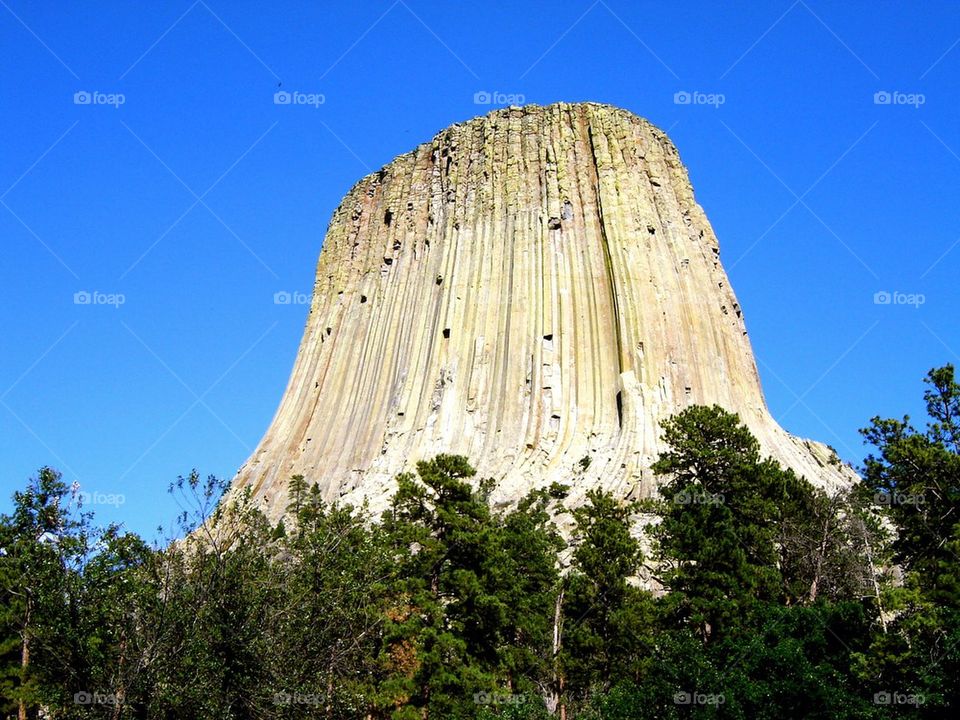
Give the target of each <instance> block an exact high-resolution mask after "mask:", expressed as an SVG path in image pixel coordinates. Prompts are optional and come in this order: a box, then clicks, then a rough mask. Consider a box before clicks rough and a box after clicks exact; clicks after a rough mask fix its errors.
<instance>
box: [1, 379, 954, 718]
mask: <svg viewBox="0 0 960 720" xmlns="http://www.w3.org/2000/svg"><path fill="white" fill-rule="evenodd" d="M926 382H927V385H928V387H927V390H926V393H925V396H924V397H925V400H926V403H927V414H928V421H927V424H926V427H925V428H924V429H923V430H917V429H915V428H914V427H913V426H912V425H911V424H910V421H909V418H903V419H902V420H890V419H880V418H874V420H873V421H872V423H871V426H870V427H869V428H867V429H866V430H864V431H863V432H864V435H865V437H866V439H867V441H868V442H870V443H871V444H872V445H873V446H874V454H871V455H870V456H869V457H868V458H867V459H866V462H865V468H864V471H863V474H864V482H863V483H862V484H861V486H859V487H855V488H851V489H849V490H845V491H843V492H838V493H835V494H827V493H824V492H823V491H820V490H817V489H815V488H814V487H813V486H812V485H810V484H809V483H807V481H806V480H805V479H803V478H798V477H796V476H795V475H794V474H793V473H792V472H790V471H787V470H784V469H782V468H781V467H779V466H778V465H777V464H776V463H775V462H773V461H771V460H769V459H764V458H763V457H761V455H760V451H759V446H758V444H757V441H756V439H755V438H754V437H753V436H752V435H751V434H750V432H749V430H748V429H747V427H746V426H745V425H744V424H743V423H742V422H741V421H740V419H739V418H738V417H737V416H736V415H734V414H732V413H728V412H726V411H724V410H722V409H721V408H718V407H691V408H688V409H687V410H685V411H684V412H682V413H680V414H679V415H677V416H675V417H674V418H672V419H670V420H669V421H668V422H667V423H666V424H665V426H664V439H665V441H666V444H667V446H668V448H667V450H666V451H665V452H664V453H663V454H662V455H661V457H660V459H659V461H658V462H657V463H656V465H655V470H656V472H657V473H658V474H659V476H660V478H661V483H660V485H659V489H660V496H659V497H658V498H654V499H650V500H645V501H643V502H641V503H631V502H625V501H623V500H620V499H619V498H617V497H615V496H614V495H612V494H610V493H607V492H603V491H601V490H599V489H590V488H587V489H586V498H585V502H582V503H577V504H576V505H575V506H574V507H573V509H572V510H568V509H567V508H565V507H563V506H562V505H561V504H560V503H562V502H565V501H567V500H568V498H569V495H570V492H569V489H568V488H567V487H565V486H562V485H553V486H551V487H549V488H542V489H537V490H534V491H532V492H531V493H529V494H528V495H527V496H526V497H525V498H523V499H522V500H521V501H520V502H518V503H516V505H514V506H512V507H510V508H507V509H503V510H495V509H494V507H495V506H492V505H491V497H493V495H494V494H495V490H496V487H495V484H494V482H493V481H491V480H478V479H477V478H476V477H475V472H474V470H473V468H472V467H471V466H470V464H469V462H468V460H467V459H466V458H463V457H460V456H454V455H438V456H437V457H434V458H432V459H429V460H425V461H421V462H419V463H417V467H416V473H406V474H403V475H401V476H399V477H398V478H397V489H396V492H395V494H394V496H393V498H392V502H391V505H390V509H389V510H388V511H387V512H386V513H384V515H383V516H382V517H381V518H380V519H379V522H374V521H373V519H372V518H370V517H369V514H368V512H367V509H366V508H365V507H362V508H352V507H349V506H347V507H344V506H339V505H337V504H328V503H327V502H325V500H324V498H323V495H322V493H321V491H320V488H319V487H318V486H317V485H316V484H313V483H310V482H308V480H307V479H306V478H304V477H302V476H296V477H294V478H292V479H291V483H290V488H289V495H288V498H287V501H288V505H287V510H288V512H287V516H286V517H285V519H284V520H283V521H281V522H278V523H275V524H274V523H271V522H269V521H268V520H267V518H266V517H265V516H264V515H263V514H262V513H261V512H260V511H259V510H258V509H257V507H256V506H255V505H254V504H253V502H252V500H251V498H250V495H249V493H248V492H231V493H230V494H228V495H223V493H224V491H225V489H226V483H224V482H222V481H220V480H218V479H216V478H213V477H209V478H206V479H202V478H201V477H200V476H199V475H198V474H197V473H196V472H195V471H194V472H192V473H190V474H189V475H188V476H186V477H183V478H180V479H178V481H177V482H176V483H174V484H173V486H172V487H171V491H172V492H174V493H175V494H177V495H178V499H179V501H180V503H181V505H183V506H185V507H186V508H187V509H186V510H185V511H184V513H183V515H182V516H181V517H180V518H179V533H178V534H179V535H180V536H181V539H180V540H177V541H175V542H170V541H165V542H163V543H160V544H158V545H157V546H156V547H150V546H148V545H147V544H146V543H144V542H143V541H142V540H141V539H140V538H138V537H136V536H135V535H132V534H130V533H127V532H124V531H123V530H122V528H119V527H116V526H109V527H106V528H98V527H97V526H95V525H94V523H93V519H92V517H91V515H90V514H89V513H87V512H85V511H84V509H83V508H82V507H80V505H79V503H78V497H79V496H78V494H77V493H76V492H75V490H76V488H70V487H68V486H66V485H65V484H64V483H63V482H62V479H61V478H60V476H59V475H58V474H57V473H56V472H55V471H53V470H51V469H50V468H42V469H41V470H40V472H39V473H38V475H37V477H36V478H35V479H32V480H31V481H29V483H28V484H27V486H26V488H25V489H24V490H23V491H21V492H18V493H16V494H15V495H14V498H13V509H12V512H11V513H10V514H9V515H3V516H2V517H0V596H2V601H3V602H2V604H0V716H3V717H6V716H12V715H15V714H16V713H17V712H18V711H20V710H22V711H23V713H24V714H25V716H26V717H28V718H30V720H34V719H35V718H39V717H40V715H41V711H42V713H43V715H44V716H46V717H50V718H56V719H58V720H59V719H60V718H70V719H72V718H110V719H111V720H127V719H128V718H130V719H132V718H137V719H144V720H148V719H149V720H152V719H154V718H156V719H163V720H167V719H171V720H172V719H173V718H184V717H189V718H199V719H201V720H205V719H206V718H217V719H218V720H219V719H221V718H226V719H230V720H232V719H237V720H239V719H241V718H244V719H246V718H280V719H287V718H289V719H292V718H297V719H298V720H299V719H300V718H306V719H309V718H324V719H326V720H333V719H339V718H344V719H346V718H351V719H352V718H367V719H369V720H387V719H388V718H389V719H391V720H404V719H408V718H409V719H411V720H413V719H416V720H423V719H424V718H427V719H429V718H443V719H444V720H446V719H447V718H452V719H454V720H459V719H470V720H473V719H474V718H480V719H482V720H492V719H493V718H503V719H513V720H521V719H523V720H544V719H545V718H548V717H557V716H558V715H560V714H561V713H562V714H563V716H564V717H566V718H568V719H569V720H601V719H603V720H614V719H616V720H626V719H627V718H630V719H631V720H634V719H644V718H651V719H652V718H685V717H698V718H714V717H716V718H750V719H751V720H752V719H754V718H771V719H772V718H783V717H803V718H831V719H832V718H851V719H852V718H887V717H904V718H914V717H916V718H927V717H929V718H939V717H952V716H953V715H954V714H955V710H956V707H957V705H958V703H960V693H958V685H960V682H958V678H960V607H958V600H960V592H958V589H960V567H958V562H960V557H958V556H960V535H958V527H960V526H958V520H960V518H958V516H960V507H958V503H960V473H958V470H960V462H958V450H960V448H958V439H960V387H958V385H957V383H956V382H955V381H954V374H953V368H952V367H951V366H946V367H944V368H939V369H935V370H932V371H931V372H930V373H929V375H928V376H927V380H926ZM584 460H585V461H586V460H589V458H585V459H584ZM588 464H589V463H588V462H581V463H579V464H578V466H579V472H583V471H584V470H586V469H587V466H588ZM574 472H577V468H575V469H574ZM555 519H556V520H557V521H558V522H560V524H561V525H562V526H563V527H565V528H566V529H567V533H566V537H561V534H560V533H559V531H558V529H557V527H556V526H555V524H554V520H555ZM641 528H643V529H644V532H643V533H641V532H639V530H640V529H641ZM644 535H645V536H646V538H647V539H649V540H650V541H651V542H652V547H651V550H652V552H651V553H650V554H649V557H647V556H645V554H644V552H643V548H644V547H645V545H644V543H643V540H644V537H643V536H644ZM647 584H652V586H653V588H654V592H651V591H649V590H646V589H643V588H644V587H645V586H646V585H647ZM78 699H79V701H78Z"/></svg>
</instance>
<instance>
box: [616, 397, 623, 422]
mask: <svg viewBox="0 0 960 720" xmlns="http://www.w3.org/2000/svg"><path fill="white" fill-rule="evenodd" d="M617 423H618V424H619V425H620V427H623V393H622V392H618V393H617Z"/></svg>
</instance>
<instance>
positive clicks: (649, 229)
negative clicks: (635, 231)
mask: <svg viewBox="0 0 960 720" xmlns="http://www.w3.org/2000/svg"><path fill="white" fill-rule="evenodd" d="M647 232H648V233H650V234H651V235H656V234H657V229H656V228H655V227H654V226H653V225H647Z"/></svg>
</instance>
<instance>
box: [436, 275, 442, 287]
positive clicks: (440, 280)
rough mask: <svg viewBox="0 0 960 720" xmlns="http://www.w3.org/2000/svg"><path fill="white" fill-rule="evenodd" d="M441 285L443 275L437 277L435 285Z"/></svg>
mask: <svg viewBox="0 0 960 720" xmlns="http://www.w3.org/2000/svg"><path fill="white" fill-rule="evenodd" d="M442 284H443V275H437V285H442Z"/></svg>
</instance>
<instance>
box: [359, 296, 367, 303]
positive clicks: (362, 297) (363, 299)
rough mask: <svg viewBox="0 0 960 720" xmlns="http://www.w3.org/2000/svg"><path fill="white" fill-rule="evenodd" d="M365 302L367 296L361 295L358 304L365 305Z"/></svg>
mask: <svg viewBox="0 0 960 720" xmlns="http://www.w3.org/2000/svg"><path fill="white" fill-rule="evenodd" d="M366 301H367V296H366V295H361V296H360V302H362V303H365V302H366Z"/></svg>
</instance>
